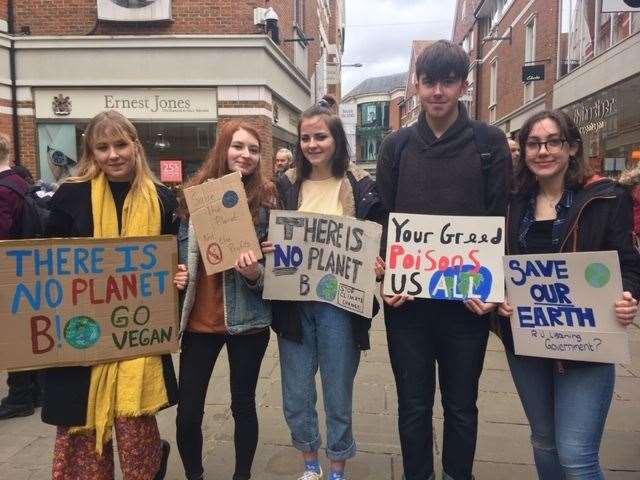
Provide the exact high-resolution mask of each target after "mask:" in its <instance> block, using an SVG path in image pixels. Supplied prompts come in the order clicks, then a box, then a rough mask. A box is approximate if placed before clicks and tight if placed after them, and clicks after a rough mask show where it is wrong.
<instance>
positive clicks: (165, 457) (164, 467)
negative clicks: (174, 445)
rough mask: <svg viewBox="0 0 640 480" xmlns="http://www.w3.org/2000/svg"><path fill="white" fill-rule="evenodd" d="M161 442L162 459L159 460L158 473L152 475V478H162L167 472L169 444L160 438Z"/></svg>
mask: <svg viewBox="0 0 640 480" xmlns="http://www.w3.org/2000/svg"><path fill="white" fill-rule="evenodd" d="M160 442H161V443H162V460H161V461H160V468H159V469H158V473H156V476H155V477H153V480H164V476H165V475H166V474H167V463H169V452H170V451H171V445H169V442H167V441H166V440H160Z"/></svg>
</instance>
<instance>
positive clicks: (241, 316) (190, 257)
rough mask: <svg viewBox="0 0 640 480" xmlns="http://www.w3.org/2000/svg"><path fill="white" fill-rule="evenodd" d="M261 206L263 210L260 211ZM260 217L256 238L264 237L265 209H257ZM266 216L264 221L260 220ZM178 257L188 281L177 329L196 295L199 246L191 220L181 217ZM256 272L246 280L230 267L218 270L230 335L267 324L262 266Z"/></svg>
mask: <svg viewBox="0 0 640 480" xmlns="http://www.w3.org/2000/svg"><path fill="white" fill-rule="evenodd" d="M263 210H264V211H263ZM260 217H261V221H260V222H259V225H258V226H256V233H257V235H258V238H259V239H261V240H263V239H266V237H267V228H268V225H269V224H268V212H267V211H266V209H261V212H260ZM263 218H266V219H267V220H266V221H263ZM178 257H179V259H180V263H182V264H184V265H186V266H187V270H188V271H189V283H188V284H187V288H186V289H185V291H184V297H183V303H182V313H181V319H180V332H181V333H182V332H183V331H184V330H185V329H186V328H187V324H188V322H189V315H190V314H191V309H192V308H193V304H194V302H195V298H196V283H197V278H198V268H199V265H200V250H199V248H198V241H197V239H196V234H195V230H194V228H193V224H192V223H191V221H190V220H189V221H187V220H183V221H182V222H181V223H180V229H179V231H178ZM259 268H260V276H259V277H258V280H256V282H255V283H252V282H249V281H248V280H247V279H246V278H245V277H243V276H242V275H240V274H239V273H238V272H236V271H235V270H234V269H229V270H226V271H225V272H223V273H222V295H223V297H222V298H223V303H224V323H225V326H226V327H227V331H228V333H229V334H230V335H235V334H238V333H243V332H246V331H247V330H252V329H255V328H263V327H268V326H269V325H271V304H270V303H269V302H267V301H265V300H263V299H262V288H263V286H264V266H263V265H262V264H260V265H259Z"/></svg>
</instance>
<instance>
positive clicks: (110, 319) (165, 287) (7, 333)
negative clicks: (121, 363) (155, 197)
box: [0, 235, 178, 370]
mask: <svg viewBox="0 0 640 480" xmlns="http://www.w3.org/2000/svg"><path fill="white" fill-rule="evenodd" d="M176 264H177V248H176V240H175V237H173V236H170V235H163V236H157V237H135V238H133V237H132V238H126V239H89V238H74V239H47V240H17V241H3V242H0V276H1V277H0V278H2V284H1V285H0V326H1V328H2V335H0V370H4V369H28V368H39V367H43V366H54V367H55V366H63V365H91V364H96V363H101V362H104V361H111V360H117V359H121V358H131V357H140V356H145V355H155V354H160V353H166V352H171V351H175V350H177V349H178V310H177V292H176V289H175V287H174V285H173V282H172V280H173V275H174V272H175V270H176Z"/></svg>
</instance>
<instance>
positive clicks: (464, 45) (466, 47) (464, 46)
mask: <svg viewBox="0 0 640 480" xmlns="http://www.w3.org/2000/svg"><path fill="white" fill-rule="evenodd" d="M469 37H470V35H467V36H466V37H464V39H463V40H462V49H463V50H464V51H465V52H467V53H469V52H470V51H471V48H470V47H469Z"/></svg>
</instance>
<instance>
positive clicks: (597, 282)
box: [584, 263, 611, 288]
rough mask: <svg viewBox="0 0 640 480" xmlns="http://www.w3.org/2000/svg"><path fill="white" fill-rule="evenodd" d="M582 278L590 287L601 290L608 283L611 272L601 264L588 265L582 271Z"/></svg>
mask: <svg viewBox="0 0 640 480" xmlns="http://www.w3.org/2000/svg"><path fill="white" fill-rule="evenodd" d="M584 278H585V279H586V280H587V283H588V284H589V285H591V286H592V287H594V288H602V287H604V286H605V285H606V284H607V283H609V280H610V279H611V272H610V271H609V268H608V267H607V266H606V265H603V264H602V263H592V264H590V265H588V266H587V268H586V270H585V271H584Z"/></svg>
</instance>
